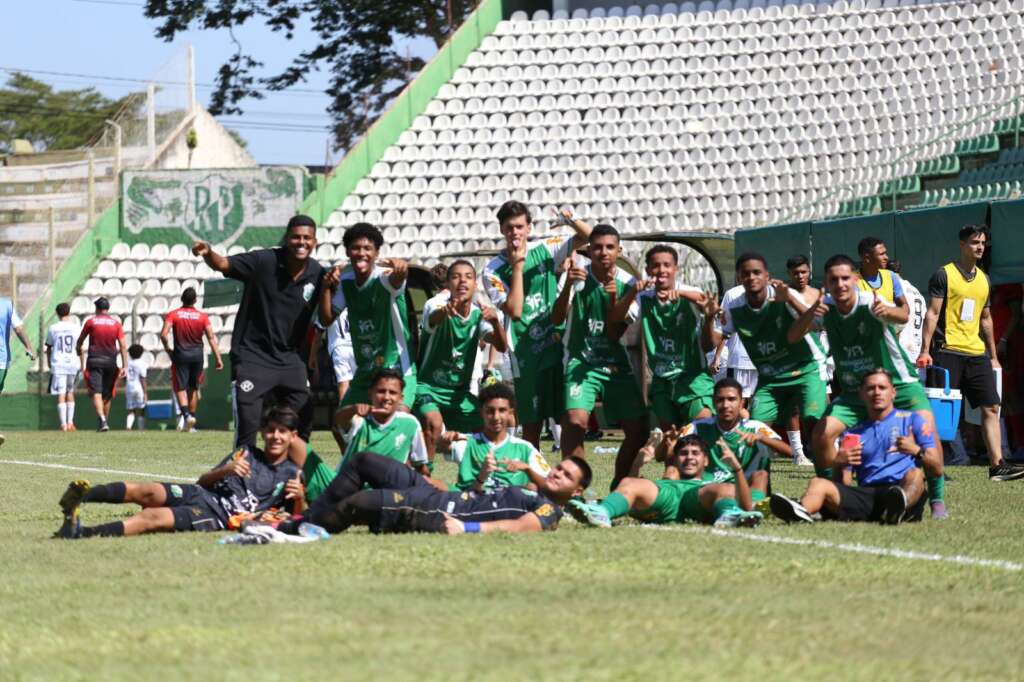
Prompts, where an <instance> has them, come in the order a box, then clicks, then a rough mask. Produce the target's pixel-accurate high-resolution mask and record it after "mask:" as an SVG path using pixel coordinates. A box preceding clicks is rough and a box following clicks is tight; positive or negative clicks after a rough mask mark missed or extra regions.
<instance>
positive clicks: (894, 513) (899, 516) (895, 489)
mask: <svg viewBox="0 0 1024 682" xmlns="http://www.w3.org/2000/svg"><path fill="white" fill-rule="evenodd" d="M882 504H883V505H885V506H884V508H883V510H882V523H883V524H884V525H886V526H898V525H900V524H901V523H903V518H904V517H905V516H906V515H907V494H906V493H905V492H903V488H901V487H899V486H898V485H891V486H889V487H888V488H887V489H886V490H885V491H884V492H883V493H882Z"/></svg>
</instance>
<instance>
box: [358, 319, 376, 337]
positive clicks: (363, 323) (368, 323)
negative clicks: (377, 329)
mask: <svg viewBox="0 0 1024 682" xmlns="http://www.w3.org/2000/svg"><path fill="white" fill-rule="evenodd" d="M357 326H358V327H359V333H360V334H372V333H373V331H374V326H373V320H359V324H358V325H357Z"/></svg>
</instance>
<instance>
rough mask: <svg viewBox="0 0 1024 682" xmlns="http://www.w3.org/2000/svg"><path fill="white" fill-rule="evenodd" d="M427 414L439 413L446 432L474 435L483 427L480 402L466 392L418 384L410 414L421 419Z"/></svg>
mask: <svg viewBox="0 0 1024 682" xmlns="http://www.w3.org/2000/svg"><path fill="white" fill-rule="evenodd" d="M429 412H440V413H441V419H443V420H444V426H445V429H446V430H448V431H458V432H459V433H474V432H476V431H479V430H480V429H482V428H483V425H484V421H483V419H482V418H481V417H480V401H479V400H477V398H476V396H475V395H473V394H472V393H470V392H469V391H468V390H460V389H454V388H438V387H436V386H430V385H428V384H424V383H418V384H417V385H416V402H415V403H413V408H412V413H413V414H414V415H416V416H417V417H423V416H425V415H426V414H427V413H429Z"/></svg>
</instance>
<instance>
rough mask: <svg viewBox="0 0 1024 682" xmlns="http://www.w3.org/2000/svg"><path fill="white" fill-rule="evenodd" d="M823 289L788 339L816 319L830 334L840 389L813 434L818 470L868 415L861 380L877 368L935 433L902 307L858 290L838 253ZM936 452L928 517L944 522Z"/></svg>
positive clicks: (930, 461)
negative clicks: (903, 332) (903, 342)
mask: <svg viewBox="0 0 1024 682" xmlns="http://www.w3.org/2000/svg"><path fill="white" fill-rule="evenodd" d="M825 286H826V288H827V290H828V296H827V297H825V298H824V305H825V307H826V309H825V310H823V309H822V307H821V306H820V305H819V303H821V301H813V302H812V303H813V305H812V306H811V307H810V308H808V309H807V311H805V312H804V313H803V314H802V315H801V316H800V317H799V318H798V319H797V320H796V321H794V322H793V326H792V328H791V329H790V332H789V338H790V340H791V341H794V342H795V341H796V340H798V339H800V338H802V337H803V336H804V335H805V334H807V333H808V330H809V329H810V328H811V326H812V325H813V324H815V318H817V319H819V320H820V321H821V323H822V324H823V325H824V327H825V332H826V333H827V334H828V340H829V345H830V346H831V348H832V352H833V354H834V356H835V361H836V376H837V378H838V380H839V385H840V386H841V387H842V388H841V392H840V395H839V397H838V398H836V399H835V400H834V401H833V402H832V403H831V404H830V405H829V406H828V409H826V410H825V415H824V417H823V418H822V419H821V421H819V422H818V425H817V427H816V428H815V431H814V441H813V443H814V452H815V455H816V457H817V463H818V465H819V466H820V467H822V468H824V467H830V466H832V460H833V459H835V456H836V446H835V442H836V439H837V438H838V437H839V435H840V434H841V433H842V432H843V431H844V430H845V429H849V428H852V427H853V426H854V425H856V424H858V423H860V422H862V421H864V419H865V418H866V417H867V411H868V408H867V407H866V406H865V404H864V399H863V398H862V397H861V395H860V389H861V377H862V376H863V375H864V373H865V372H867V371H869V370H872V369H874V368H876V367H881V368H883V369H885V370H886V371H887V372H889V373H890V374H891V375H892V380H893V383H894V388H895V390H896V397H895V405H896V408H897V409H899V410H905V411H911V412H915V413H916V414H917V415H918V416H920V417H921V419H922V420H923V421H924V423H925V424H926V426H927V428H928V429H929V431H930V432H932V433H934V431H935V417H934V416H933V415H932V409H931V403H930V402H929V401H928V396H927V394H926V393H925V390H924V387H923V386H922V385H921V382H920V381H919V380H918V376H917V369H916V368H915V367H914V363H913V361H912V360H911V359H910V358H909V357H908V356H907V354H906V351H904V350H903V347H902V346H900V343H899V338H898V336H897V333H896V328H895V325H897V324H904V323H906V321H907V309H906V307H903V308H900V307H896V306H894V305H892V304H891V303H889V302H888V301H886V300H885V299H883V298H882V297H881V296H880V295H879V294H878V292H876V291H874V290H872V291H871V292H867V291H864V290H862V289H860V288H859V287H858V285H857V274H856V272H854V263H853V261H852V260H851V259H850V258H848V257H847V256H845V255H842V254H839V255H835V256H832V257H831V258H829V259H828V260H827V261H825ZM821 313H823V315H821ZM819 315H821V316H820V317H819ZM936 453H937V456H936V457H935V458H931V457H929V458H927V459H925V460H924V469H925V472H926V473H927V475H928V490H929V495H930V498H931V509H932V516H934V517H936V518H946V517H947V512H946V505H945V501H944V500H945V477H944V475H943V471H942V450H941V449H940V448H938V447H936Z"/></svg>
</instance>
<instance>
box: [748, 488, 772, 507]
mask: <svg viewBox="0 0 1024 682" xmlns="http://www.w3.org/2000/svg"><path fill="white" fill-rule="evenodd" d="M766 497H768V496H767V495H766V494H765V493H764V491H762V490H761V489H760V488H751V489H750V499H751V501H752V502H753V503H754V504H757V503H758V502H760V501H761V500H763V499H764V498H766Z"/></svg>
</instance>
